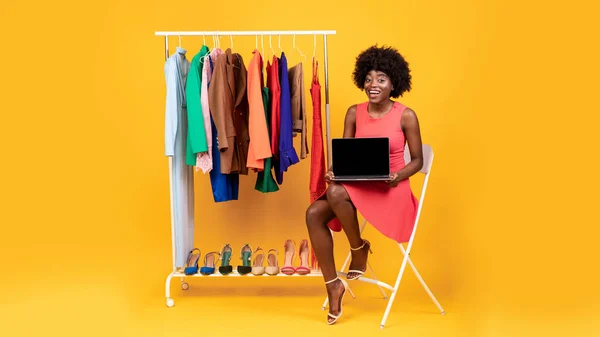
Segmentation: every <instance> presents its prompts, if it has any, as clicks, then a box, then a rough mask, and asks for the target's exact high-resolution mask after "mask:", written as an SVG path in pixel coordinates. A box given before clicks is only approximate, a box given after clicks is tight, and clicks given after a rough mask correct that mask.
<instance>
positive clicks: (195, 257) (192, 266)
mask: <svg viewBox="0 0 600 337" xmlns="http://www.w3.org/2000/svg"><path fill="white" fill-rule="evenodd" d="M195 251H198V254H194V252H195ZM199 260H200V249H198V248H194V249H192V250H191V251H190V253H189V254H188V258H187V267H185V269H184V271H183V273H184V274H186V275H194V274H197V273H198V261H199Z"/></svg>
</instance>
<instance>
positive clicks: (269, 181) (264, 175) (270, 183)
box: [254, 87, 279, 193]
mask: <svg viewBox="0 0 600 337" xmlns="http://www.w3.org/2000/svg"><path fill="white" fill-rule="evenodd" d="M262 99H263V105H264V107H265V116H266V120H267V131H268V132H269V139H271V123H270V122H271V108H270V107H271V104H269V88H267V87H264V88H263V89H262ZM271 158H272V157H270V158H265V169H264V171H261V172H258V174H257V177H256V185H255V186H254V189H256V190H257V191H261V192H263V193H268V192H276V191H279V186H277V183H276V182H275V179H274V178H273V174H272V172H271V167H272V164H271Z"/></svg>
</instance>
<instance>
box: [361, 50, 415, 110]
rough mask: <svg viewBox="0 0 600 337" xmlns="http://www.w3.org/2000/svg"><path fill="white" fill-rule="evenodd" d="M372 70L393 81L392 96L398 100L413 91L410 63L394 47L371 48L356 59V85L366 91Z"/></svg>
mask: <svg viewBox="0 0 600 337" xmlns="http://www.w3.org/2000/svg"><path fill="white" fill-rule="evenodd" d="M371 70H376V71H381V72H383V73H385V74H386V75H387V76H388V77H389V78H390V80H391V81H392V85H393V88H394V89H393V90H392V92H391V93H390V96H391V97H393V98H398V97H400V96H402V94H403V93H404V92H406V91H410V89H411V81H410V80H411V75H410V69H409V67H408V63H407V62H406V60H404V57H402V55H400V53H399V52H398V50H396V49H395V48H392V47H385V46H383V47H378V46H377V45H374V46H371V47H369V48H368V49H367V50H364V51H363V52H361V53H360V54H359V55H358V56H357V57H356V64H355V66H354V73H353V74H352V76H353V78H354V84H355V85H356V86H357V87H358V88H359V89H361V90H363V89H364V86H365V79H366V78H367V74H368V73H369V72H370V71H371Z"/></svg>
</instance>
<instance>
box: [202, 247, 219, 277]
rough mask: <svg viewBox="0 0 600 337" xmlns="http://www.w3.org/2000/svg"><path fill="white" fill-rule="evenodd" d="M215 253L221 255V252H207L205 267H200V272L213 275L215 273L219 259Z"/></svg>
mask: <svg viewBox="0 0 600 337" xmlns="http://www.w3.org/2000/svg"><path fill="white" fill-rule="evenodd" d="M215 255H219V257H220V256H221V254H219V252H210V253H207V254H206V256H205V257H204V267H202V268H200V274H202V275H212V274H214V273H215V264H216V263H217V261H219V259H216V260H215Z"/></svg>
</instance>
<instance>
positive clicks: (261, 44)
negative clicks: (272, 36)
mask: <svg viewBox="0 0 600 337" xmlns="http://www.w3.org/2000/svg"><path fill="white" fill-rule="evenodd" d="M263 37H264V35H261V36H260V46H261V48H262V54H263V56H264V55H265V40H264V39H263ZM257 48H258V47H257Z"/></svg>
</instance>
